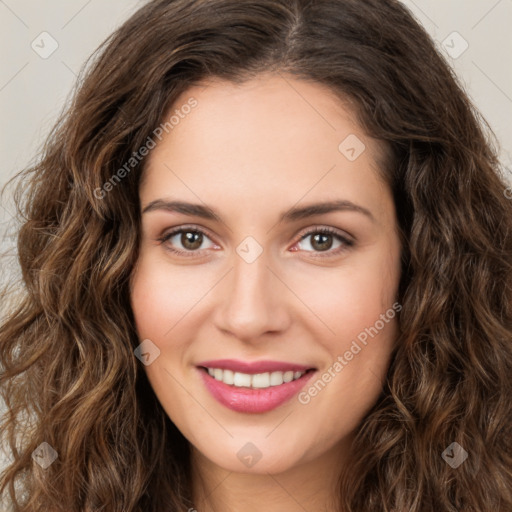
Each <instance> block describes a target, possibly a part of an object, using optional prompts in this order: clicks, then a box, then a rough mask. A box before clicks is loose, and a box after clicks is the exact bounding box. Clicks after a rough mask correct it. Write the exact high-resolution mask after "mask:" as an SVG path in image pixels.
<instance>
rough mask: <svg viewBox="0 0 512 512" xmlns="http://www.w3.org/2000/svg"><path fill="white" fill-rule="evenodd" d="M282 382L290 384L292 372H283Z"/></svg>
mask: <svg viewBox="0 0 512 512" xmlns="http://www.w3.org/2000/svg"><path fill="white" fill-rule="evenodd" d="M283 380H284V381H285V382H291V381H292V380H293V372H284V375H283Z"/></svg>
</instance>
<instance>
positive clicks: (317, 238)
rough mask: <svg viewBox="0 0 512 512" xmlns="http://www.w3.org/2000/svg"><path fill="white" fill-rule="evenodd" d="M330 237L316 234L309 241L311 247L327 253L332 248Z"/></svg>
mask: <svg viewBox="0 0 512 512" xmlns="http://www.w3.org/2000/svg"><path fill="white" fill-rule="evenodd" d="M332 238H333V237H332V235H326V234H325V233H317V234H316V235H314V236H313V237H312V239H311V247H313V248H314V249H317V250H318V251H327V250H328V249H330V248H331V247H332Z"/></svg>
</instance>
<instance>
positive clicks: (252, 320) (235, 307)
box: [215, 252, 291, 342]
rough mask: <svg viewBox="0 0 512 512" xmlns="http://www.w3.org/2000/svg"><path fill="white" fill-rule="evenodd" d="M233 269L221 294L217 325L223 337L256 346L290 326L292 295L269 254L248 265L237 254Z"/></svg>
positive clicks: (217, 309) (224, 280)
mask: <svg viewBox="0 0 512 512" xmlns="http://www.w3.org/2000/svg"><path fill="white" fill-rule="evenodd" d="M233 259H234V263H233V268H232V270H231V272H229V274H228V275H227V276H226V277H225V279H223V283H222V284H221V286H222V288H221V290H220V292H219V294H218V303H217V308H216V314H215V325H216V327H217V328H218V329H220V330H221V331H223V332H224V333H229V334H231V335H232V336H234V337H236V338H238V339H240V340H243V341H246V342H257V341H258V340H260V339H261V338H262V337H263V335H265V334H274V335H275V334H277V333H279V332H283V331H285V330H286V329H287V328H288V326H289V325H290V320H291V316H290V308H289V307H288V305H287V301H288V300H290V297H289V295H290V292H289V291H288V290H287V288H286V286H285V285H284V284H283V283H282V282H281V280H280V279H279V278H278V277H277V276H276V274H277V272H276V271H275V270H273V269H271V267H270V266H269V261H268V260H267V257H266V253H265V252H263V254H261V255H260V256H259V257H258V258H257V259H256V260H255V261H253V262H252V263H248V262H247V261H245V260H244V259H243V258H241V257H240V256H239V255H238V254H235V255H234V257H233Z"/></svg>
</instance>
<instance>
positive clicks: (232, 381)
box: [207, 368, 306, 389]
mask: <svg viewBox="0 0 512 512" xmlns="http://www.w3.org/2000/svg"><path fill="white" fill-rule="evenodd" d="M207 370H208V373H209V375H211V376H212V377H213V378H214V379H215V380H219V381H221V382H224V384H229V385H230V386H235V387H246V388H249V387H252V388H260V389H264V388H268V387H272V386H280V385H281V384H283V383H285V382H291V381H292V380H297V379H299V378H300V377H302V376H303V375H304V374H305V373H306V372H300V371H296V372H293V371H286V372H271V373H270V372H266V373H255V374H249V373H240V372H233V371H231V370H222V369H220V368H208V369H207Z"/></svg>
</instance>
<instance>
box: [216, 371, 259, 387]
mask: <svg viewBox="0 0 512 512" xmlns="http://www.w3.org/2000/svg"><path fill="white" fill-rule="evenodd" d="M220 371H221V372H222V370H220ZM217 380H222V379H217ZM233 384H234V385H235V386H237V387H242V386H245V387H247V388H248V387H250V386H251V376H250V375H248V374H247V373H239V372H235V375H233Z"/></svg>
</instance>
